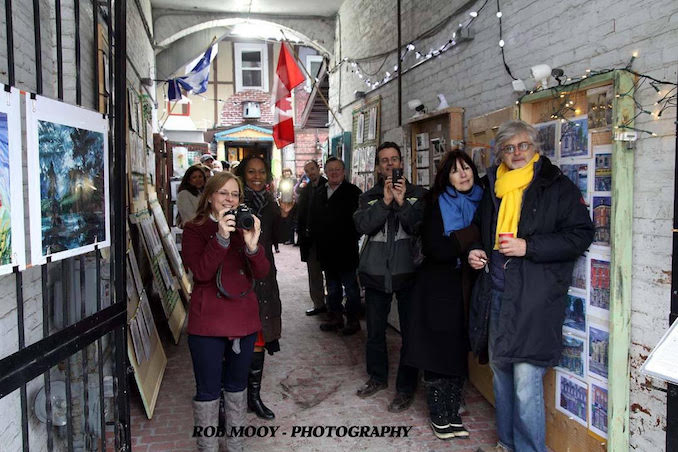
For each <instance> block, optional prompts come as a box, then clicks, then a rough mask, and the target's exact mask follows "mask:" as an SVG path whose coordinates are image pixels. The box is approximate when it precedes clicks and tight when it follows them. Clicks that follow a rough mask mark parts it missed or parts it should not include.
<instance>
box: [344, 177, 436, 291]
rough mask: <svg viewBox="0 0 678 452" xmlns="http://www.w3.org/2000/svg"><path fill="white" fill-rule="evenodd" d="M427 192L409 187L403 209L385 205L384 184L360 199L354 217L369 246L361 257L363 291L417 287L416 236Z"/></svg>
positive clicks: (393, 203)
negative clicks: (415, 230) (365, 289)
mask: <svg viewBox="0 0 678 452" xmlns="http://www.w3.org/2000/svg"><path fill="white" fill-rule="evenodd" d="M425 193H426V189H424V188H422V187H419V186H416V185H412V184H410V183H409V182H407V183H406V188H405V202H404V203H403V205H402V206H399V205H398V203H397V202H396V201H395V200H393V201H391V203H390V204H389V205H386V204H385V203H384V182H383V180H382V181H379V183H378V184H377V185H375V186H374V187H372V188H371V189H370V190H367V191H366V192H365V193H363V194H362V195H360V207H359V209H358V210H357V211H356V213H355V214H354V215H353V221H354V222H355V228H356V231H358V233H359V234H365V235H366V236H367V237H366V238H365V239H366V240H367V242H366V243H365V244H364V247H363V250H362V252H361V254H360V263H359V265H358V274H359V276H360V282H361V284H362V286H363V287H369V288H372V289H376V290H380V291H382V292H386V293H391V292H395V291H397V290H400V289H402V288H405V287H410V286H412V285H413V284H414V274H415V273H414V272H415V268H414V247H413V245H414V244H413V242H414V240H413V235H414V229H415V226H416V225H417V223H418V222H420V221H421V215H422V210H423V202H420V200H421V199H422V198H423V196H424V194H425Z"/></svg>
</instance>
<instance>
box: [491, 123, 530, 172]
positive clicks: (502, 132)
mask: <svg viewBox="0 0 678 452" xmlns="http://www.w3.org/2000/svg"><path fill="white" fill-rule="evenodd" d="M520 133H525V134H527V136H528V137H530V141H531V142H532V145H533V146H534V150H535V151H536V152H537V153H539V152H540V151H541V144H542V143H541V142H540V141H539V134H538V132H537V129H535V128H534V127H533V126H532V125H531V124H528V123H526V122H525V121H521V120H520V119H513V120H511V121H506V122H505V123H503V124H502V125H500V126H499V130H498V131H497V135H496V136H495V137H494V142H495V145H494V148H495V155H496V158H497V162H500V161H501V158H502V154H503V152H502V150H501V148H502V147H504V143H506V142H507V141H509V140H510V139H511V138H513V137H514V136H516V135H518V134H520Z"/></svg>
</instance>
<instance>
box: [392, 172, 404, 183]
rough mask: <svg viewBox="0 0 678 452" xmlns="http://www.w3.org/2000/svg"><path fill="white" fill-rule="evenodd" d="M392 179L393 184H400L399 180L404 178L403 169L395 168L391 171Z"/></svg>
mask: <svg viewBox="0 0 678 452" xmlns="http://www.w3.org/2000/svg"><path fill="white" fill-rule="evenodd" d="M391 171H392V172H391V179H392V180H393V183H394V184H395V183H396V182H398V180H399V179H402V178H403V169H402V168H393V169H392V170H391Z"/></svg>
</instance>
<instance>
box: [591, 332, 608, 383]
mask: <svg viewBox="0 0 678 452" xmlns="http://www.w3.org/2000/svg"><path fill="white" fill-rule="evenodd" d="M588 336H589V360H588V369H589V375H590V376H592V377H595V378H602V379H604V380H607V359H608V354H609V345H610V332H609V331H608V328H607V327H606V326H603V325H598V324H594V323H590V324H589V334H588Z"/></svg>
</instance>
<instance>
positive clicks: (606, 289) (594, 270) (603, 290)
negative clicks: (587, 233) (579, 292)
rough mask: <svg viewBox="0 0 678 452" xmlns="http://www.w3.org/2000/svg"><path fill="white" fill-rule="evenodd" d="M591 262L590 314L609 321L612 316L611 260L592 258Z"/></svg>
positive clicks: (600, 257) (599, 257)
mask: <svg viewBox="0 0 678 452" xmlns="http://www.w3.org/2000/svg"><path fill="white" fill-rule="evenodd" d="M590 262H591V263H590V269H589V271H590V275H591V290H590V292H589V314H591V315H594V316H596V317H598V318H602V319H607V318H609V316H610V260H609V259H607V258H603V257H602V256H591V260H590Z"/></svg>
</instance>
